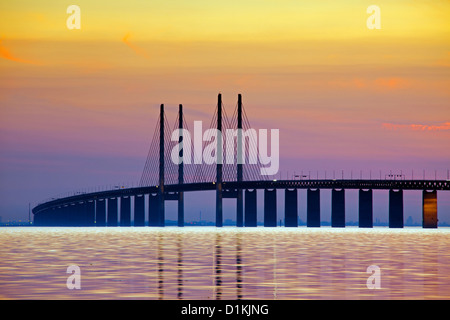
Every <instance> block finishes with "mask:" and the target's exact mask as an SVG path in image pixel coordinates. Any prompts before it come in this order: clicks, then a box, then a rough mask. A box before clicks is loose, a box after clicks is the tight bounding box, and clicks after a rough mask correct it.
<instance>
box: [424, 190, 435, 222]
mask: <svg viewBox="0 0 450 320" xmlns="http://www.w3.org/2000/svg"><path fill="white" fill-rule="evenodd" d="M422 227H423V228H437V227H438V216H437V191H436V190H433V191H428V190H423V206H422Z"/></svg>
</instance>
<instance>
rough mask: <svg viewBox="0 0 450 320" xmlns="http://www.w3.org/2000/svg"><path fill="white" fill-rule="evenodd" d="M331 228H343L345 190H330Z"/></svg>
mask: <svg viewBox="0 0 450 320" xmlns="http://www.w3.org/2000/svg"><path fill="white" fill-rule="evenodd" d="M331 226H332V227H335V228H344V227H345V189H341V190H337V189H332V190H331Z"/></svg>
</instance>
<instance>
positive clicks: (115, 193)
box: [32, 179, 450, 214]
mask: <svg viewBox="0 0 450 320" xmlns="http://www.w3.org/2000/svg"><path fill="white" fill-rule="evenodd" d="M309 188H311V189H377V190H390V189H395V190H450V181H449V180H339V179H329V180H320V179H319V180H261V181H241V182H237V181H230V182H226V181H224V182H223V189H224V190H235V189H249V190H253V189H309ZM164 189H165V193H169V194H170V193H176V192H193V191H208V190H216V185H215V183H214V182H201V183H188V184H174V185H165V186H164ZM157 192H158V187H156V186H151V187H136V188H126V189H114V190H108V191H100V192H93V193H84V194H77V195H74V196H70V197H66V198H60V199H54V200H51V201H48V202H45V203H41V204H39V205H37V206H36V207H35V208H33V210H32V211H33V213H34V214H36V213H38V212H40V211H42V210H45V209H48V208H52V207H57V206H61V205H67V204H70V203H77V202H83V201H92V200H97V199H107V198H114V197H123V196H135V195H142V194H150V193H157Z"/></svg>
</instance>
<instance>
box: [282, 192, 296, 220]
mask: <svg viewBox="0 0 450 320" xmlns="http://www.w3.org/2000/svg"><path fill="white" fill-rule="evenodd" d="M284 225H285V226H286V227H298V204H297V189H293V190H289V189H285V191H284Z"/></svg>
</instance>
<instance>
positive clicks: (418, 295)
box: [0, 227, 450, 300]
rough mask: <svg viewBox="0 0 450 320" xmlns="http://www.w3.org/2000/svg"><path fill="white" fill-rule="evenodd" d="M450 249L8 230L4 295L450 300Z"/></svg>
mask: <svg viewBox="0 0 450 320" xmlns="http://www.w3.org/2000/svg"><path fill="white" fill-rule="evenodd" d="M449 248H450V229H449V228H439V229H434V230H426V229H425V230H424V229H421V228H411V227H410V228H405V229H388V228H381V227H378V228H373V229H358V228H351V227H348V228H345V229H336V228H329V227H322V228H317V229H312V228H306V227H299V228H292V229H291V228H283V227H278V228H263V227H258V228H234V227H224V228H221V229H218V228H212V227H211V228H210V227H185V228H176V227H166V228H149V227H142V228H138V227H128V228H124V227H117V228H95V227H92V228H52V227H47V228H45V227H24V228H20V227H4V228H0V298H1V299H171V300H172V299H208V300H209V299H232V300H234V299H269V300H271V299H450V250H449ZM72 265H76V266H78V267H79V271H80V272H79V273H77V274H75V275H77V278H76V279H75V280H74V281H71V283H72V284H75V283H79V285H80V289H69V288H68V285H67V280H68V278H69V277H72V278H71V279H73V275H72V273H68V272H67V271H68V270H67V269H68V267H69V266H72ZM369 266H376V267H370V268H369ZM368 268H369V271H368ZM371 268H372V269H371ZM373 268H375V269H377V270H378V271H375V273H372V272H371V271H370V270H373ZM369 277H371V279H370V281H369V282H370V283H369V284H368V278H369ZM375 284H376V285H377V286H378V287H379V288H378V289H377V288H375V289H369V288H368V286H369V287H370V286H371V287H374V285H375Z"/></svg>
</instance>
